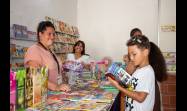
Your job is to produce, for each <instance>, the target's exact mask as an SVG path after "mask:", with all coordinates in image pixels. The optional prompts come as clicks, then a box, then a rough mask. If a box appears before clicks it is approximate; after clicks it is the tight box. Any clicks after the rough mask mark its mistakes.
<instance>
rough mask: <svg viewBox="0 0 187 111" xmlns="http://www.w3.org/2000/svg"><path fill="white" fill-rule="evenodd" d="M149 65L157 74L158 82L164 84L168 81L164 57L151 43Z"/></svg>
mask: <svg viewBox="0 0 187 111" xmlns="http://www.w3.org/2000/svg"><path fill="white" fill-rule="evenodd" d="M150 46H151V47H150V53H149V63H150V65H151V66H152V67H153V69H154V72H155V78H156V80H157V81H159V82H162V81H164V80H166V79H167V68H166V62H165V59H164V56H163V55H162V52H161V51H160V49H159V47H158V46H157V45H155V44H154V43H153V42H150Z"/></svg>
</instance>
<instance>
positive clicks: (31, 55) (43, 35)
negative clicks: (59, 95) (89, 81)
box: [24, 21, 70, 91]
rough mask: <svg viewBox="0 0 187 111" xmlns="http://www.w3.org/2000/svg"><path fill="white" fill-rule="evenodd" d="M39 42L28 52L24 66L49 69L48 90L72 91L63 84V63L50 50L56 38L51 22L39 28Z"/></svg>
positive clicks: (40, 25) (46, 22) (41, 23)
mask: <svg viewBox="0 0 187 111" xmlns="http://www.w3.org/2000/svg"><path fill="white" fill-rule="evenodd" d="M37 37H38V42H37V43H36V44H34V45H32V46H31V47H30V48H29V49H28V50H27V52H26V54H25V58H24V64H25V66H26V67H29V66H31V67H41V66H47V67H48V68H49V77H48V89H50V90H56V91H60V90H61V91H70V87H69V85H67V84H62V73H61V71H62V70H61V66H62V64H61V62H60V60H59V59H58V58H57V56H56V55H55V54H54V53H53V52H52V51H51V50H50V49H49V47H50V46H51V45H52V43H53V41H54V37H55V28H54V25H53V24H52V23H51V22H49V21H42V22H40V23H39V25H38V28H37Z"/></svg>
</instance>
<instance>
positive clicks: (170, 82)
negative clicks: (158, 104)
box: [160, 74, 176, 111]
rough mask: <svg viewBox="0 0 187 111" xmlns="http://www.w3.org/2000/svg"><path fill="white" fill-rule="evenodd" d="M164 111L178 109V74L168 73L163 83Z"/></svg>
mask: <svg viewBox="0 0 187 111" xmlns="http://www.w3.org/2000/svg"><path fill="white" fill-rule="evenodd" d="M160 88H161V90H160V91H161V98H162V106H163V110H162V111H176V74H168V78H167V80H166V81H164V82H162V83H161V87H160Z"/></svg>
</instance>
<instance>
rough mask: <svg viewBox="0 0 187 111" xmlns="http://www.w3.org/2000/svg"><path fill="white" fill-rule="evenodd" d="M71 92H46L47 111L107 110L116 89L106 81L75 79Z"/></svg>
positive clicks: (115, 94)
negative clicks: (75, 82)
mask: <svg viewBox="0 0 187 111" xmlns="http://www.w3.org/2000/svg"><path fill="white" fill-rule="evenodd" d="M71 88H72V90H73V91H72V92H70V93H65V92H54V91H49V92H48V101H47V106H46V108H45V110H48V111H51V110H52V111H70V110H71V111H108V110H110V108H111V106H112V104H113V102H114V99H115V97H116V96H117V94H118V92H119V91H118V90H117V89H116V88H114V87H113V86H111V85H109V83H108V82H107V81H100V82H99V81H97V80H77V84H76V85H74V86H71Z"/></svg>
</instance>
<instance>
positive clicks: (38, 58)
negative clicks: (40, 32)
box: [24, 44, 62, 84]
mask: <svg viewBox="0 0 187 111" xmlns="http://www.w3.org/2000/svg"><path fill="white" fill-rule="evenodd" d="M55 56H56V55H55ZM56 58H57V60H58V63H59V65H60V74H61V67H62V63H61V62H60V59H59V58H58V57H57V56H56ZM31 60H32V61H35V62H37V63H38V64H39V65H40V66H47V67H48V69H49V73H48V75H49V76H48V80H49V81H50V82H52V83H55V84H57V76H58V65H57V63H56V61H55V60H54V58H53V56H52V54H51V53H50V52H49V51H48V50H46V49H44V48H43V47H40V46H39V45H37V44H34V45H32V46H31V47H29V48H28V50H27V52H26V54H25V57H24V64H25V66H26V67H27V65H26V63H27V62H28V61H31Z"/></svg>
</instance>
